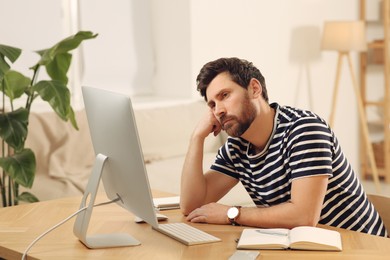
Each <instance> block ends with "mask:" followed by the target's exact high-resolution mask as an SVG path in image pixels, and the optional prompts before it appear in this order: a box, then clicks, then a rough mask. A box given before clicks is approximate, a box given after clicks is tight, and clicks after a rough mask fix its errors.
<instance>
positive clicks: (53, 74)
mask: <svg viewBox="0 0 390 260" xmlns="http://www.w3.org/2000/svg"><path fill="white" fill-rule="evenodd" d="M71 61H72V54H69V53H59V54H57V55H56V56H55V57H54V59H53V61H52V62H49V63H48V64H47V65H46V71H47V74H49V76H50V78H51V79H53V80H59V81H61V82H63V83H64V84H68V77H67V76H66V74H67V73H68V70H69V67H70V62H71Z"/></svg>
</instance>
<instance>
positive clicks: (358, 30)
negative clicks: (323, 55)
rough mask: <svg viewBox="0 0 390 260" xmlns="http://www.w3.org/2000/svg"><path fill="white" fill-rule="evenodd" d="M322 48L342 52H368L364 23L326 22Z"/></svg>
mask: <svg viewBox="0 0 390 260" xmlns="http://www.w3.org/2000/svg"><path fill="white" fill-rule="evenodd" d="M321 48H322V49H323V50H335V51H342V52H348V51H365V50H367V43H366V37H365V25H364V22H363V21H331V22H325V23H324V31H323V35H322V46H321Z"/></svg>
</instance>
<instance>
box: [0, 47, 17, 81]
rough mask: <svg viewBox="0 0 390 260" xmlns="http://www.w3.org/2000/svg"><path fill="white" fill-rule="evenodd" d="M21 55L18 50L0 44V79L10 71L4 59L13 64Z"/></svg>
mask: <svg viewBox="0 0 390 260" xmlns="http://www.w3.org/2000/svg"><path fill="white" fill-rule="evenodd" d="M21 53H22V50H21V49H19V48H15V47H11V46H7V45H2V44H0V79H1V78H3V76H4V73H5V72H7V71H8V70H9V69H10V65H9V64H8V63H7V62H6V60H5V57H7V58H8V60H9V61H11V63H14V62H15V61H16V60H17V59H18V58H19V56H20V54H21Z"/></svg>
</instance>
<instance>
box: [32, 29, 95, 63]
mask: <svg viewBox="0 0 390 260" xmlns="http://www.w3.org/2000/svg"><path fill="white" fill-rule="evenodd" d="M96 36H97V34H93V33H92V32H88V31H80V32H78V33H76V34H75V35H72V36H69V37H68V38H65V39H63V40H62V41H60V42H58V43H57V44H55V45H54V46H53V47H51V48H49V49H45V50H40V51H37V53H38V54H39V55H41V59H40V60H39V62H38V64H39V65H44V66H46V65H47V64H48V63H50V62H52V61H53V60H54V58H55V56H56V55H58V54H60V53H67V52H69V51H71V50H73V49H76V48H77V47H78V46H79V45H80V43H81V42H82V41H83V40H88V39H93V38H96Z"/></svg>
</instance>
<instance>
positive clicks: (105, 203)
mask: <svg viewBox="0 0 390 260" xmlns="http://www.w3.org/2000/svg"><path fill="white" fill-rule="evenodd" d="M120 199H121V198H120V197H118V198H116V199H113V200H110V201H106V202H102V203H99V204H95V205H93V207H99V206H104V205H108V204H111V203H114V202H117V201H118V200H120ZM87 208H88V206H85V207H83V208H80V209H79V210H78V211H76V212H74V213H73V214H71V215H70V216H69V217H67V218H65V219H64V220H62V221H61V222H59V223H58V224H56V225H54V226H52V227H51V228H49V229H48V230H46V231H45V232H43V233H42V234H41V235H39V236H38V237H37V238H36V239H34V240H33V241H32V242H31V243H30V245H29V246H28V247H27V249H26V250H25V251H24V253H23V255H22V260H25V259H26V256H27V253H28V251H30V249H31V248H32V247H33V246H34V245H35V244H36V243H37V242H38V241H39V240H41V239H42V238H43V237H44V236H46V235H47V234H49V233H50V232H51V231H53V230H54V229H56V228H58V227H59V226H61V225H62V224H64V223H66V222H67V221H68V220H70V219H72V218H73V217H74V216H76V215H78V214H80V212H83V211H84V210H86V209H87Z"/></svg>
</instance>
